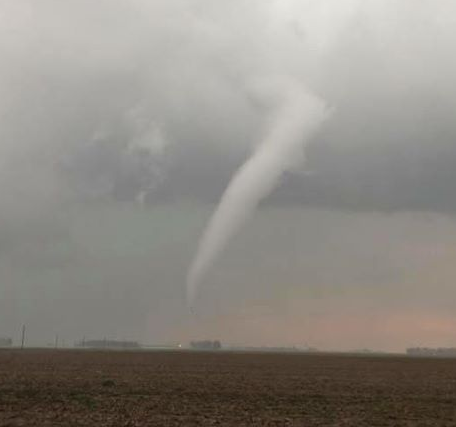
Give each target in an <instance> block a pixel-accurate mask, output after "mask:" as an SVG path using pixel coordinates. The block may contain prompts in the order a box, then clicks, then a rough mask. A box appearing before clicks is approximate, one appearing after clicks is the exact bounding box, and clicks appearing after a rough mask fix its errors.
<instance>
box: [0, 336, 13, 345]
mask: <svg viewBox="0 0 456 427" xmlns="http://www.w3.org/2000/svg"><path fill="white" fill-rule="evenodd" d="M12 345H13V340H12V339H11V338H3V337H0V347H12Z"/></svg>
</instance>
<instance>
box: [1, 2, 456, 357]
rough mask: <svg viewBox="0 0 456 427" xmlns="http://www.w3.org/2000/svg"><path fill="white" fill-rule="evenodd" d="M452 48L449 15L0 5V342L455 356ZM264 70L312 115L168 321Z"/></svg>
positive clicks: (431, 5) (455, 44)
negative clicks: (285, 162)
mask: <svg viewBox="0 0 456 427" xmlns="http://www.w3.org/2000/svg"><path fill="white" fill-rule="evenodd" d="M455 48H456V3H455V2H454V1H452V0H440V1H438V2H436V1H435V0H422V1H420V2H419V3H417V2H416V1H414V0H401V1H400V2H398V1H396V0H323V1H322V0H318V1H317V0H275V1H273V0H249V1H247V0H231V1H229V2H226V1H214V0H152V1H151V0H96V1H94V0H66V1H65V2H62V1H60V0H40V1H36V0H0V203H1V209H0V335H6V336H10V335H13V336H14V338H16V339H17V336H18V334H19V330H20V327H21V325H22V323H27V324H28V325H29V334H30V340H31V342H35V343H41V344H43V343H46V342H52V341H53V336H54V334H55V333H59V334H60V335H61V336H66V337H67V341H68V342H72V341H73V340H75V339H78V338H80V337H81V336H82V335H85V336H88V337H93V338H99V337H103V336H107V337H112V338H114V337H118V338H122V337H125V338H133V339H139V340H141V341H143V342H172V341H187V340H190V339H193V338H211V337H212V338H219V339H221V340H222V341H224V342H231V343H239V344H251V345H255V344H271V345H303V344H304V343H307V344H309V345H314V346H317V347H320V348H325V349H353V348H363V347H372V348H377V349H386V350H403V349H404V348H405V347H406V346H408V345H435V346H446V345H447V346H450V345H454V346H456V334H455V333H454V331H455V330H456V314H455V313H456V310H455V308H456V286H455V285H454V283H455V281H454V277H455V275H456V267H455V265H456V264H455V263H454V261H453V260H454V257H455V256H456V222H455V221H454V214H455V211H456V197H455V196H456V187H455V185H454V183H456V167H455V166H456V120H455V117H454V114H455V112H456V85H455V84H454V76H455V75H456V59H455V56H454V51H455ZM277 76H279V77H283V76H286V77H290V78H293V79H295V80H296V81H299V82H300V84H302V85H303V86H305V87H306V88H308V90H309V91H311V92H312V93H314V94H315V95H317V96H319V97H320V98H321V99H322V100H323V101H324V102H325V104H326V105H327V107H328V109H329V110H330V111H331V114H330V117H329V118H328V119H327V120H326V121H325V123H324V124H323V125H322V126H321V128H320V129H319V130H318V132H317V133H316V135H315V136H314V138H312V140H311V141H310V143H309V145H308V147H307V149H306V153H305V161H302V163H301V164H300V165H299V166H298V167H297V168H295V170H293V171H291V172H289V173H287V174H285V175H284V177H283V178H282V181H281V184H280V185H279V186H278V187H277V188H276V189H275V190H274V192H273V193H272V194H271V195H270V196H269V197H268V198H267V199H265V200H263V202H262V204H261V207H260V209H259V210H258V211H257V212H256V213H255V215H254V217H253V218H252V219H251V221H250V222H249V223H248V224H246V225H245V227H244V228H243V229H242V232H241V233H240V234H238V235H237V236H236V237H235V238H234V240H233V241H232V242H231V243H230V245H229V247H228V248H227V250H226V251H225V252H224V253H223V254H222V256H221V257H220V259H218V260H217V262H216V263H215V264H214V265H213V267H212V268H211V271H210V272H209V274H208V276H207V277H206V279H205V280H204V283H203V284H202V286H201V291H200V295H199V297H198V302H197V316H196V317H193V316H190V315H189V313H188V310H187V308H186V303H185V289H184V288H185V275H186V272H187V269H188V267H189V265H190V263H191V260H192V257H193V255H194V252H195V250H196V248H197V243H198V239H199V236H200V235H201V232H202V231H203V229H204V227H205V225H206V222H207V220H208V219H209V216H210V214H211V212H212V210H213V209H214V207H215V204H216V203H217V202H218V200H219V199H220V197H221V195H222V193H223V190H224V189H225V187H226V186H227V184H228V182H229V180H230V177H231V176H232V174H233V173H234V172H235V171H236V170H237V169H238V168H239V167H240V166H241V165H242V163H243V162H244V161H245V160H246V158H248V156H249V155H250V153H251V152H252V150H253V149H254V148H255V147H256V145H257V144H258V142H259V141H260V140H261V138H262V136H263V135H264V133H265V129H267V127H268V120H269V117H270V115H269V111H270V110H271V108H272V107H273V104H274V100H273V99H271V98H268V97H267V96H266V97H265V96H263V95H262V96H260V95H259V92H258V82H259V81H260V82H263V84H264V82H266V84H267V82H269V81H270V80H271V79H274V78H276V77H277ZM33 340H34V341H33Z"/></svg>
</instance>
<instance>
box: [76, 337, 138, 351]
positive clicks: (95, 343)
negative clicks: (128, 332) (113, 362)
mask: <svg viewBox="0 0 456 427" xmlns="http://www.w3.org/2000/svg"><path fill="white" fill-rule="evenodd" d="M75 347H82V348H97V349H102V348H106V349H110V350H126V349H138V348H141V345H140V344H139V343H138V342H137V341H120V340H106V339H102V340H81V341H78V342H76V343H75Z"/></svg>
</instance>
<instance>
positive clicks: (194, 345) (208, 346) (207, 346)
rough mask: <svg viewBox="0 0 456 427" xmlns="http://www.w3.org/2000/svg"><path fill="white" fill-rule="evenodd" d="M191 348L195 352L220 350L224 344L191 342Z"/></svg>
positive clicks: (205, 341)
mask: <svg viewBox="0 0 456 427" xmlns="http://www.w3.org/2000/svg"><path fill="white" fill-rule="evenodd" d="M190 348H191V349H193V350H220V349H221V348H222V344H221V343H220V341H218V340H215V341H211V340H204V341H191V342H190Z"/></svg>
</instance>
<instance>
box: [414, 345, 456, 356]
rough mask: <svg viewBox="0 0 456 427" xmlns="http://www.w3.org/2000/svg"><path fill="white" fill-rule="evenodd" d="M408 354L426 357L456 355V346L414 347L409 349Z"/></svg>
mask: <svg viewBox="0 0 456 427" xmlns="http://www.w3.org/2000/svg"><path fill="white" fill-rule="evenodd" d="M407 355H409V356H425V357H456V348H454V347H450V348H444V347H440V348H429V347H412V348H408V349H407Z"/></svg>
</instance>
